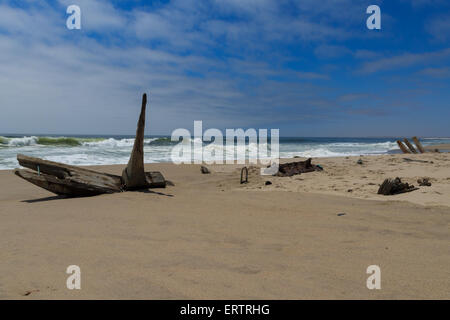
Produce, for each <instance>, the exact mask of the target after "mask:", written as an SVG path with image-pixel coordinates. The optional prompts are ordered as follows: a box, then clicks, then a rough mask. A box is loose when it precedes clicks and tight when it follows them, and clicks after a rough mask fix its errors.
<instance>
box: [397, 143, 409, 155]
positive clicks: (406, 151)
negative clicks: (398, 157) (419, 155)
mask: <svg viewBox="0 0 450 320" xmlns="http://www.w3.org/2000/svg"><path fill="white" fill-rule="evenodd" d="M397 144H398V146H399V147H400V150H402V151H403V153H411V151H409V150H408V149H407V148H406V147H405V145H404V144H403V142H401V141H400V140H397Z"/></svg>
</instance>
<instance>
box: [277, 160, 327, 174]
mask: <svg viewBox="0 0 450 320" xmlns="http://www.w3.org/2000/svg"><path fill="white" fill-rule="evenodd" d="M311 161H312V159H311V158H309V159H307V160H305V161H296V162H289V163H283V164H280V165H279V167H278V172H277V173H276V174H275V175H276V176H278V177H291V176H293V175H296V174H301V173H307V172H313V171H322V170H323V168H322V166H320V165H314V164H312V163H311Z"/></svg>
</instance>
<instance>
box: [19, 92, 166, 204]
mask: <svg viewBox="0 0 450 320" xmlns="http://www.w3.org/2000/svg"><path fill="white" fill-rule="evenodd" d="M146 105H147V95H146V94H145V93H144V95H143V96H142V107H141V114H140V116H139V120H138V124H137V130H136V139H135V141H134V146H133V150H132V152H131V156H130V160H129V162H128V165H127V167H126V168H125V169H124V170H123V172H122V176H117V175H113V174H108V173H103V172H98V171H94V170H89V169H85V168H80V167H77V166H71V165H67V164H63V163H58V162H52V161H47V160H43V159H40V158H34V157H28V156H25V155H22V154H18V155H17V160H18V161H19V164H20V165H21V166H23V167H25V168H28V169H31V170H34V171H35V172H33V171H29V170H25V169H16V170H15V171H14V173H15V174H16V175H17V176H19V177H21V178H23V179H25V180H27V181H28V182H31V183H32V184H35V185H37V186H38V187H41V188H44V189H46V190H48V191H51V192H53V193H55V194H57V195H64V196H69V197H82V196H94V195H99V194H103V193H115V192H122V191H127V190H139V189H147V188H165V186H166V180H165V179H164V177H163V175H162V174H161V173H160V172H157V171H153V172H145V171H144V128H145V108H146Z"/></svg>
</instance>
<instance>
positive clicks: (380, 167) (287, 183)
mask: <svg viewBox="0 0 450 320" xmlns="http://www.w3.org/2000/svg"><path fill="white" fill-rule="evenodd" d="M403 158H410V159H420V160H425V161H432V162H433V163H431V162H428V163H422V162H406V161H404V160H403ZM296 160H297V159H296ZM357 160H358V157H356V158H355V157H348V158H322V159H314V160H313V163H315V164H321V165H322V166H323V167H324V168H325V170H324V171H323V172H313V173H307V174H302V175H298V176H294V177H289V178H282V177H262V176H260V175H259V174H258V172H259V171H258V170H257V169H256V168H250V170H249V171H250V175H249V184H245V185H240V184H239V168H240V167H242V166H239V165H233V166H212V167H211V170H212V173H211V174H201V173H200V168H199V166H198V165H182V166H175V165H172V164H152V165H148V166H147V169H148V170H160V171H162V172H163V174H164V175H165V177H166V178H167V179H169V180H171V181H173V182H174V183H175V186H170V187H168V188H166V189H154V190H152V191H149V192H125V193H121V194H112V195H102V196H97V197H89V198H78V199H61V198H59V197H56V196H53V195H52V194H51V193H48V192H46V191H45V190H43V189H40V188H38V187H36V186H33V185H32V184H30V183H27V182H26V181H24V180H21V179H20V178H18V177H16V176H14V175H13V173H12V171H0V182H1V183H0V299H16V298H24V299H57V298H63V299H66V298H67V299H80V298H87V299H110V298H119V299H128V298H137V299H174V298H178V299H184V298H187V299H247V298H251V299H310V298H319V299H334V298H337V299H348V298H349V299H405V298H414V299H416V298H424V299H431V298H438V299H449V298H450V268H449V265H450V232H449V229H450V228H449V226H450V154H444V153H442V154H437V153H436V154H432V153H430V154H424V155H408V156H405V155H384V156H371V157H362V160H363V164H362V165H358V164H356V161H357ZM93 168H95V169H97V170H103V171H106V172H110V173H115V174H119V173H120V172H121V169H122V168H123V166H105V167H93ZM396 176H399V177H401V178H402V179H403V180H404V181H406V182H409V183H413V184H416V180H417V178H419V177H430V178H431V180H430V181H431V182H432V186H431V187H420V190H417V191H414V192H411V193H407V194H401V195H396V196H381V195H377V194H376V191H377V189H378V184H379V183H381V182H382V181H383V179H384V178H386V177H396ZM266 180H270V181H271V182H272V185H268V186H265V185H264V182H265V181H266ZM349 189H351V190H352V191H348V190H349ZM338 213H345V215H340V216H339V215H338ZM72 264H75V265H78V266H80V268H81V290H68V289H67V288H66V279H67V277H68V275H67V274H66V273H65V271H66V268H67V266H69V265H72ZM374 264H375V265H379V266H380V268H381V290H369V289H367V287H366V279H367V277H368V276H369V275H367V274H366V268H367V267H368V266H369V265H374Z"/></svg>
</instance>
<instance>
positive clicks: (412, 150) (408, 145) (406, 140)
mask: <svg viewBox="0 0 450 320" xmlns="http://www.w3.org/2000/svg"><path fill="white" fill-rule="evenodd" d="M403 141H405V144H406V146H407V147H408V149H409V150H411V152H412V153H417V151H416V149H414V147H413V145H412V144H411V143H410V142H409V141H408V139H406V138H405V139H403Z"/></svg>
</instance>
